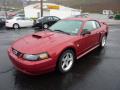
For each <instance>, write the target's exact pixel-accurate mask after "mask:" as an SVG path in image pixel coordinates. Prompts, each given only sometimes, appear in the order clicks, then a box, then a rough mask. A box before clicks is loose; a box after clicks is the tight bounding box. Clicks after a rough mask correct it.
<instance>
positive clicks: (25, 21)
mask: <svg viewBox="0 0 120 90" xmlns="http://www.w3.org/2000/svg"><path fill="white" fill-rule="evenodd" d="M33 23H34V21H33V20H32V19H29V18H25V17H13V18H12V19H8V20H6V23H5V26H6V27H8V28H14V29H18V28H22V27H32V26H33Z"/></svg>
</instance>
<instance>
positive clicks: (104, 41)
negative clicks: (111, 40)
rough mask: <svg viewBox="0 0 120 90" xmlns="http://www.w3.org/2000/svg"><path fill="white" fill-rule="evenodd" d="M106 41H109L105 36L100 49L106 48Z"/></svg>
mask: <svg viewBox="0 0 120 90" xmlns="http://www.w3.org/2000/svg"><path fill="white" fill-rule="evenodd" d="M106 40H107V37H106V36H103V38H102V40H101V43H100V47H101V48H103V47H105V45H106Z"/></svg>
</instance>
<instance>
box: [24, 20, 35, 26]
mask: <svg viewBox="0 0 120 90" xmlns="http://www.w3.org/2000/svg"><path fill="white" fill-rule="evenodd" d="M24 22H25V25H26V27H30V26H33V23H34V22H33V20H32V19H29V18H24Z"/></svg>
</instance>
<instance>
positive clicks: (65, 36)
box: [8, 17, 108, 75]
mask: <svg viewBox="0 0 120 90" xmlns="http://www.w3.org/2000/svg"><path fill="white" fill-rule="evenodd" d="M107 36H108V25H107V24H106V23H103V22H99V21H97V20H94V19H90V18H81V17H79V18H67V19H64V20H60V21H58V22H57V23H56V24H54V25H53V26H51V27H50V28H49V29H46V30H44V31H40V32H37V33H34V34H32V35H28V36H25V37H23V38H21V39H19V40H17V41H16V42H15V43H13V44H12V46H11V47H10V48H9V49H8V55H9V57H10V59H11V61H12V63H13V64H14V65H15V67H16V68H17V69H18V70H20V71H21V72H24V73H26V74H30V75H37V74H40V73H45V72H48V71H53V70H56V69H57V70H58V71H59V72H61V73H66V72H68V71H69V70H71V68H72V66H73V63H74V61H75V60H77V59H79V58H80V57H82V56H84V55H85V54H87V53H89V52H90V51H92V50H93V49H95V48H97V47H104V46H105V44H106V39H107Z"/></svg>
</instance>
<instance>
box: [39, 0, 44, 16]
mask: <svg viewBox="0 0 120 90" xmlns="http://www.w3.org/2000/svg"><path fill="white" fill-rule="evenodd" d="M40 12H41V17H43V0H40Z"/></svg>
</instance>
